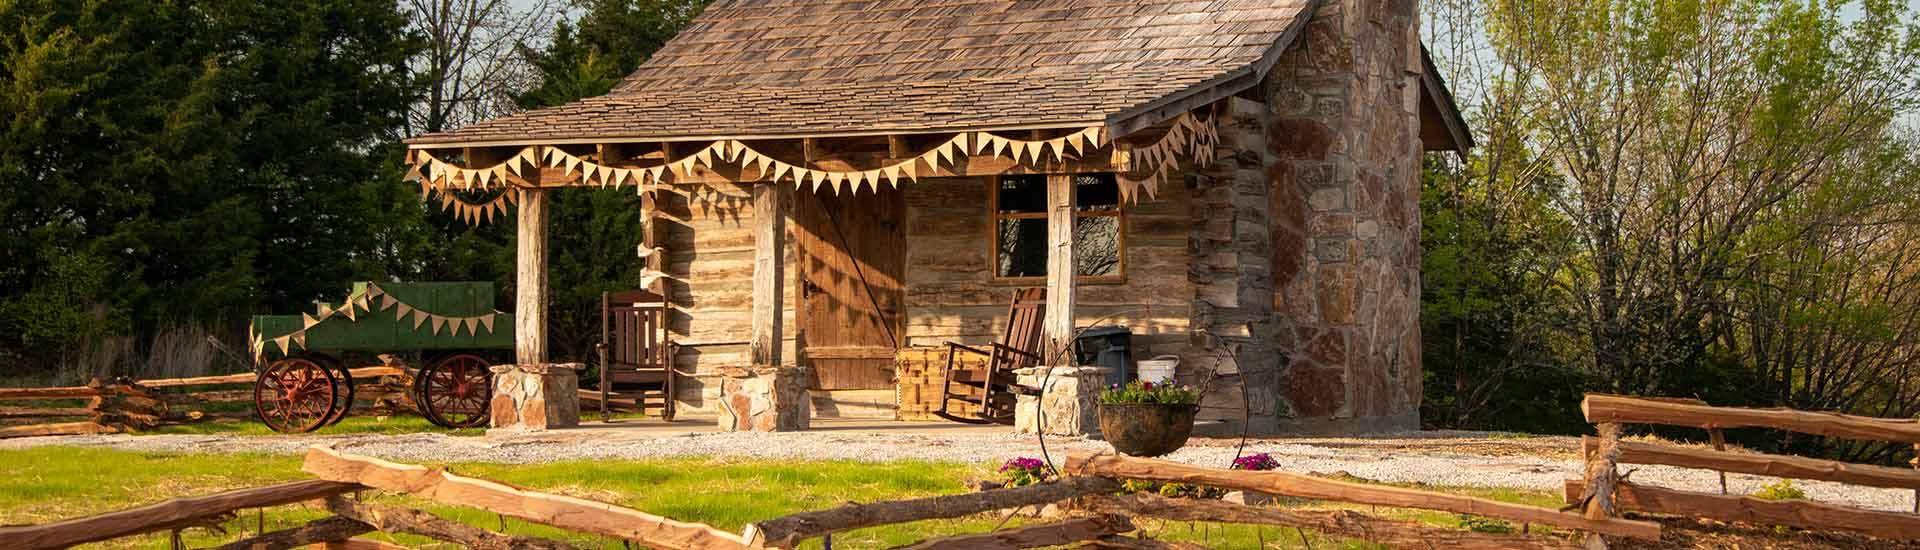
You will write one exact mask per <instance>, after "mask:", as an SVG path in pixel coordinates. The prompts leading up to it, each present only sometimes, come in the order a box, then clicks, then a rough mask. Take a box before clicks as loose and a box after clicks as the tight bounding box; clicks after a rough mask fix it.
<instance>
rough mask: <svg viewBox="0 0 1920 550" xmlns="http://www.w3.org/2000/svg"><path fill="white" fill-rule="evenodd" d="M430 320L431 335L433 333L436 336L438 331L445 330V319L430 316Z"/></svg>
mask: <svg viewBox="0 0 1920 550" xmlns="http://www.w3.org/2000/svg"><path fill="white" fill-rule="evenodd" d="M430 318H431V319H433V333H434V334H436V335H437V334H440V329H444V328H447V318H446V317H441V316H439V315H432V316H430Z"/></svg>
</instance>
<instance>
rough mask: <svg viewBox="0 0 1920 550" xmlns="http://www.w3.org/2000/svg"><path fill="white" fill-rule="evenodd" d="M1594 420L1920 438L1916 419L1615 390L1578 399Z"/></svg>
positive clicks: (1905, 440) (1900, 439) (1913, 441)
mask: <svg viewBox="0 0 1920 550" xmlns="http://www.w3.org/2000/svg"><path fill="white" fill-rule="evenodd" d="M1580 410H1581V411H1582V412H1584V413H1586V416H1587V421H1588V422H1592V423H1595V424H1601V423H1606V422H1618V423H1622V424H1665V425H1669V426H1688V427H1694V428H1706V429H1719V428H1773V429H1778V430H1787V431H1790V432H1800V433H1804V434H1813V435H1824V436H1828V437H1844V438H1849V439H1870V440H1875V441H1892V442H1896V443H1909V444H1920V422H1916V421H1913V420H1896V419H1886V418H1874V417H1870V416H1853V415H1846V414H1840V413H1824V412H1807V411H1797V410H1793V409H1746V408H1739V407H1714V406H1708V405H1694V404H1690V403H1684V402H1674V401H1665V400H1654V399H1640V398H1634V397H1626V396H1619V395H1602V394H1589V395H1587V397H1586V399H1584V400H1582V401H1581V402H1580Z"/></svg>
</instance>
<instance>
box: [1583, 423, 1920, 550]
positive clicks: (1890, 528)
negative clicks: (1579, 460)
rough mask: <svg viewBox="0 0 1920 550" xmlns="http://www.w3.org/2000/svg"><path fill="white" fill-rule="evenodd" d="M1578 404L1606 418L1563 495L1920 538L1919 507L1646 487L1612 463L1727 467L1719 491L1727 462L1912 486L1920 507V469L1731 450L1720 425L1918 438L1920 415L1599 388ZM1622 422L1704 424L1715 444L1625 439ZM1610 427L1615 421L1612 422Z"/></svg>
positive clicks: (1794, 474) (1765, 471)
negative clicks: (1583, 473)
mask: <svg viewBox="0 0 1920 550" xmlns="http://www.w3.org/2000/svg"><path fill="white" fill-rule="evenodd" d="M1580 408H1581V410H1582V411H1583V412H1585V414H1586V418H1587V421H1588V422H1593V423H1595V424H1598V425H1600V427H1601V430H1600V433H1601V436H1600V437H1598V438H1595V437H1586V438H1583V439H1582V441H1581V446H1582V448H1583V450H1584V451H1585V455H1586V457H1587V463H1588V469H1589V475H1588V478H1587V479H1585V480H1578V479H1575V480H1567V486H1566V495H1565V496H1566V499H1567V502H1569V503H1573V504H1586V505H1587V506H1588V507H1589V510H1591V509H1593V508H1592V507H1593V506H1596V505H1601V504H1604V505H1606V506H1607V507H1610V508H1612V509H1614V510H1616V511H1636V512H1648V513H1656V514H1677V515H1685V516H1694V517H1703V518H1711V519H1716V520H1721V521H1738V522H1750V523H1762V524H1773V525H1785V526H1789V527H1799V528H1805V529H1838V530H1846V531H1854V532H1858V533H1864V534H1867V535H1871V536H1876V537H1882V538H1890V539H1901V540H1920V515H1914V514H1905V513H1891V512H1879V511H1872V510H1861V509H1855V508H1849V507H1845V506H1837V505H1832V504H1823V503H1818V502H1811V501H1778V500H1765V499H1759V498H1754V497H1747V496H1736V495H1726V494H1712V493H1700V492H1692V491H1680V490H1674V489H1666V488H1660V487H1650V486H1643V485H1636V484H1632V483H1627V482H1625V481H1622V480H1620V479H1619V477H1620V476H1618V475H1617V472H1614V469H1615V468H1616V466H1615V463H1616V462H1625V463H1633V464H1660V465H1667V466H1679V467H1685V468H1702V469H1708V470H1714V471H1716V472H1717V473H1719V474H1720V476H1721V477H1720V479H1721V481H1720V490H1721V492H1722V493H1725V492H1726V491H1727V488H1726V473H1728V472H1733V473H1743V474H1754V475H1764V476H1773V477H1784V478H1794V479H1812V480H1821V481H1833V482H1840V483H1850V484H1855V485H1866V486H1872V487H1888V488H1898V489H1914V490H1915V491H1916V502H1915V505H1914V509H1915V511H1916V512H1920V472H1915V471H1913V470H1907V469H1902V468H1889V467H1885V466H1874V465H1869V464H1852V463H1846V462H1838V461H1832V460H1821V459H1815V458H1806V457H1798V456H1783V455H1772V454H1762V453H1735V452H1728V451H1726V450H1725V449H1726V442H1725V437H1724V436H1723V435H1722V434H1721V432H1720V430H1721V429H1723V428H1752V427H1757V428H1772V429H1779V430H1787V431H1793V432H1799V433H1806V434H1814V435H1823V436H1829V437H1845V438H1853V439H1868V440H1878V441H1891V442H1897V443H1908V444H1916V445H1920V423H1916V422H1914V421H1912V420H1903V419H1884V418H1872V417H1864V416H1852V415H1845V414H1837V413H1819V412H1807V411H1798V410H1793V409H1747V408H1736V407H1715V406H1711V405H1707V404H1706V403H1704V402H1700V401H1698V400H1673V399H1651V398H1635V397H1626V396H1619V395H1601V394H1589V395H1587V396H1586V399H1585V400H1583V401H1582V402H1581V404H1580ZM1620 423H1640V424H1665V425H1671V426H1688V427H1695V428H1704V429H1707V430H1709V436H1710V437H1711V439H1712V441H1713V444H1714V449H1713V450H1707V449H1695V448H1683V447H1676V446H1671V445H1657V444H1651V443H1640V442H1632V441H1621V440H1619V430H1618V429H1617V426H1618V425H1619V424H1620ZM1608 427H1615V429H1613V430H1611V432H1610V431H1609V430H1608ZM1916 449H1920V447H1916ZM1916 466H1920V464H1916ZM1597 473H1602V474H1610V476H1609V475H1598V474H1597Z"/></svg>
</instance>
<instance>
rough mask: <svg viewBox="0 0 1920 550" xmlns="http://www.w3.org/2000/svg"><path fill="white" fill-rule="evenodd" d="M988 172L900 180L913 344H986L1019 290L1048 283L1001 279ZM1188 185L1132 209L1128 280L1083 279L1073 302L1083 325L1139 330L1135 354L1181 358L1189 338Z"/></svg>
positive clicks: (1077, 322)
mask: <svg viewBox="0 0 1920 550" xmlns="http://www.w3.org/2000/svg"><path fill="white" fill-rule="evenodd" d="M989 185H990V183H989V181H988V179H987V178H941V179H922V180H920V181H919V182H918V183H914V184H911V185H902V187H901V188H902V189H905V190H906V202H907V270H906V286H907V288H906V294H907V296H906V302H907V330H906V338H907V345H909V346H940V345H945V344H946V342H948V341H956V342H962V343H969V344H984V343H987V342H991V341H993V340H994V339H995V338H997V337H998V336H999V335H1000V333H1001V332H1003V331H1005V330H1006V316H1007V304H1009V303H1011V302H1012V301H1013V292H1014V290H1015V289H1018V288H1022V287H1025V286H1043V285H1045V283H1044V282H1041V281H1036V282H1033V283H1031V284H1009V283H1003V282H996V281H994V280H993V270H992V266H991V265H989V264H988V261H989V260H988V259H989V258H991V257H992V252H991V250H990V247H992V246H993V239H992V230H993V220H992V217H991V212H989V211H988V203H989V201H988V200H987V199H988V192H989V189H990V187H989ZM1186 193H1187V191H1186V189H1185V188H1183V187H1181V186H1180V185H1179V184H1177V183H1176V184H1168V185H1165V186H1164V189H1163V192H1161V193H1160V194H1159V196H1158V197H1157V198H1147V197H1141V198H1140V201H1139V202H1138V203H1137V204H1128V205H1126V206H1124V207H1123V208H1122V210H1123V212H1124V215H1125V218H1124V219H1125V223H1126V226H1125V227H1126V229H1125V239H1126V247H1127V250H1126V254H1127V256H1126V278H1125V280H1124V281H1123V282H1120V283H1094V282H1082V283H1080V284H1079V285H1077V286H1078V287H1079V288H1078V292H1076V293H1075V295H1074V296H1075V299H1076V300H1077V302H1078V304H1076V305H1077V307H1076V315H1075V317H1076V319H1075V325H1076V326H1087V325H1090V324H1102V325H1112V324H1117V325H1122V326H1126V327H1129V328H1132V329H1133V331H1134V341H1133V342H1134V346H1135V349H1134V357H1135V358H1136V359H1144V358H1148V357H1151V356H1153V355H1157V354H1181V353H1184V352H1185V351H1186V348H1187V346H1188V342H1189V340H1190V338H1189V333H1188V327H1189V322H1190V320H1191V312H1192V302H1193V285H1192V283H1190V282H1188V280H1187V264H1188V258H1189V257H1190V256H1189V254H1188V249H1187V237H1188V232H1189V228H1190V227H1191V225H1192V222H1191V220H1190V218H1189V215H1190V212H1189V209H1188V202H1189V201H1188V198H1187V196H1186Z"/></svg>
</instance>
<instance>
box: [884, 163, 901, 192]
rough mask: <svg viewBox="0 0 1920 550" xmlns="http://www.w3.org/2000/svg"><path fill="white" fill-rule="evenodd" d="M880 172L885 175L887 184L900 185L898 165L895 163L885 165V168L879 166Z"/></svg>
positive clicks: (896, 186) (897, 186)
mask: <svg viewBox="0 0 1920 550" xmlns="http://www.w3.org/2000/svg"><path fill="white" fill-rule="evenodd" d="M880 173H881V174H883V175H885V176H887V185H891V186H893V187H895V188H899V187H900V165H898V164H895V165H891V166H887V167H886V168H881V169H880Z"/></svg>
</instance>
